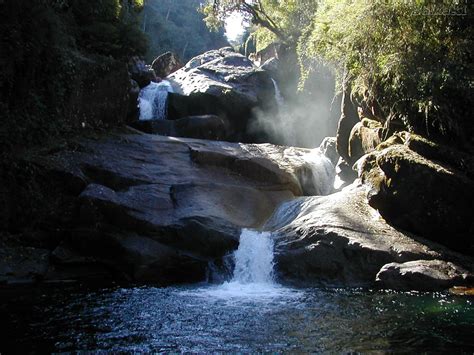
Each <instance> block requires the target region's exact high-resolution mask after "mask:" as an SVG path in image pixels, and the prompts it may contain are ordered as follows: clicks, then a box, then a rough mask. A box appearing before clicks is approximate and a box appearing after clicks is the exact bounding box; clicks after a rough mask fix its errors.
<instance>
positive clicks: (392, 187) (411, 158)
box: [359, 144, 474, 254]
mask: <svg viewBox="0 0 474 355" xmlns="http://www.w3.org/2000/svg"><path fill="white" fill-rule="evenodd" d="M359 175H360V177H361V179H362V181H364V182H366V183H368V184H369V185H370V186H371V187H372V190H371V192H370V194H369V202H370V204H371V206H373V207H375V208H377V209H378V210H379V211H380V213H381V214H382V216H384V218H386V219H387V220H389V221H390V223H392V224H393V225H395V226H398V227H400V228H403V229H405V230H408V231H411V232H414V233H416V234H418V235H422V236H424V237H425V238H427V239H430V240H433V241H436V242H439V243H442V244H444V245H447V246H449V247H450V248H453V249H456V250H459V251H462V252H464V253H468V254H474V239H473V235H474V220H473V218H472V216H473V213H472V201H473V199H474V182H473V181H472V180H471V179H469V178H468V177H467V176H466V175H464V174H463V173H461V172H460V171H458V170H456V169H453V168H451V167H449V166H447V165H444V164H438V163H436V162H434V161H430V160H427V159H425V158H424V157H422V156H421V155H419V154H417V153H415V152H414V151H412V150H411V149H409V148H407V147H406V146H405V145H401V144H397V145H393V146H391V147H388V148H385V149H383V150H381V151H379V152H374V153H371V154H369V155H368V156H366V157H364V160H363V161H362V162H361V163H360V164H359Z"/></svg>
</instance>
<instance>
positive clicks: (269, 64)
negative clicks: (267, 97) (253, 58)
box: [260, 57, 279, 76]
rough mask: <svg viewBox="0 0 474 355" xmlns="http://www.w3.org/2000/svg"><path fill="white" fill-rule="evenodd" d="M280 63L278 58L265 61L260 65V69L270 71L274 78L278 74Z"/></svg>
mask: <svg viewBox="0 0 474 355" xmlns="http://www.w3.org/2000/svg"><path fill="white" fill-rule="evenodd" d="M278 65H279V61H278V59H277V58H275V57H273V58H270V59H268V60H266V61H265V63H263V64H262V65H260V69H263V70H266V71H268V72H269V73H270V74H271V75H272V76H273V75H275V74H276V73H277V72H278Z"/></svg>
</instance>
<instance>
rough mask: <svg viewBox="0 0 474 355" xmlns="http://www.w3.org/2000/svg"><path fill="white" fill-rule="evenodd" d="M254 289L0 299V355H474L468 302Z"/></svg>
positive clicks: (74, 290)
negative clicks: (88, 353) (363, 354)
mask: <svg viewBox="0 0 474 355" xmlns="http://www.w3.org/2000/svg"><path fill="white" fill-rule="evenodd" d="M236 287H242V288H244V289H243V290H241V291H239V292H235V290H236ZM246 287H248V285H247V286H245V285H240V286H239V285H235V284H234V285H229V286H228V287H227V288H226V287H224V286H212V285H201V286H186V287H175V288H171V287H170V288H155V287H137V288H120V287H115V288H107V289H89V290H87V289H84V288H81V287H78V286H71V287H69V288H64V287H63V288H49V289H40V288H37V289H28V290H16V291H6V290H0V301H1V306H0V326H1V327H2V329H3V332H2V336H1V342H0V352H6V351H8V350H10V351H11V350H15V352H25V351H31V350H36V351H39V352H51V351H74V350H94V351H97V350H109V351H111V350H114V351H130V352H131V351H164V352H168V351H190V352H209V351H241V352H249V351H251V352H258V351H335V352H341V351H342V352H347V351H369V350H380V351H417V352H419V351H429V350H434V351H448V350H449V351H453V350H456V351H460V350H464V351H467V352H472V351H474V340H473V338H472V334H473V331H474V307H473V304H472V299H469V298H462V297H454V296H448V295H446V294H431V293H427V294H419V293H413V294H406V293H391V292H382V291H377V292H376V291H362V290H348V289H292V288H285V287H282V286H278V285H275V286H271V285H270V286H269V285H267V287H269V288H267V289H266V290H265V287H262V288H254V289H253V290H252V289H245V288H246ZM252 292H254V293H253V294H252Z"/></svg>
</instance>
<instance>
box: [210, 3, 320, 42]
mask: <svg viewBox="0 0 474 355" xmlns="http://www.w3.org/2000/svg"><path fill="white" fill-rule="evenodd" d="M317 5H318V0H284V1H279V0H257V1H254V0H252V1H250V0H247V1H239V0H208V1H207V2H206V5H205V6H204V7H203V13H204V14H205V15H206V18H205V21H206V23H207V25H208V26H209V27H210V28H218V27H222V26H223V25H224V23H225V20H226V18H227V17H228V16H229V15H230V14H232V13H233V12H235V11H239V12H241V13H242V14H244V15H245V16H246V18H247V20H248V21H249V22H250V23H252V24H254V25H256V26H258V27H257V29H256V34H255V35H256V38H257V48H260V49H262V48H265V47H266V46H268V45H269V44H270V43H272V42H275V41H276V40H280V41H283V42H287V43H291V42H293V41H295V39H296V38H298V37H299V35H300V33H301V29H302V28H304V27H305V26H307V24H308V23H309V22H310V21H311V20H312V17H313V15H314V13H315V11H316V8H317Z"/></svg>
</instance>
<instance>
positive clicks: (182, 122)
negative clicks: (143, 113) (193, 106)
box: [132, 115, 228, 140]
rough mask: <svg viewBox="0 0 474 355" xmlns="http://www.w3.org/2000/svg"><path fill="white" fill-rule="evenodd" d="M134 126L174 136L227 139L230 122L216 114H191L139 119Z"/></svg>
mask: <svg viewBox="0 0 474 355" xmlns="http://www.w3.org/2000/svg"><path fill="white" fill-rule="evenodd" d="M132 126H133V127H135V128H137V129H139V130H141V131H143V132H146V133H154V134H161V135H164V136H172V137H188V138H200V139H209V140H226V139H227V138H228V124H227V122H225V121H224V120H223V119H222V118H220V117H219V116H216V115H202V116H189V117H183V118H180V119H177V120H148V121H137V122H135V123H134V124H132Z"/></svg>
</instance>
